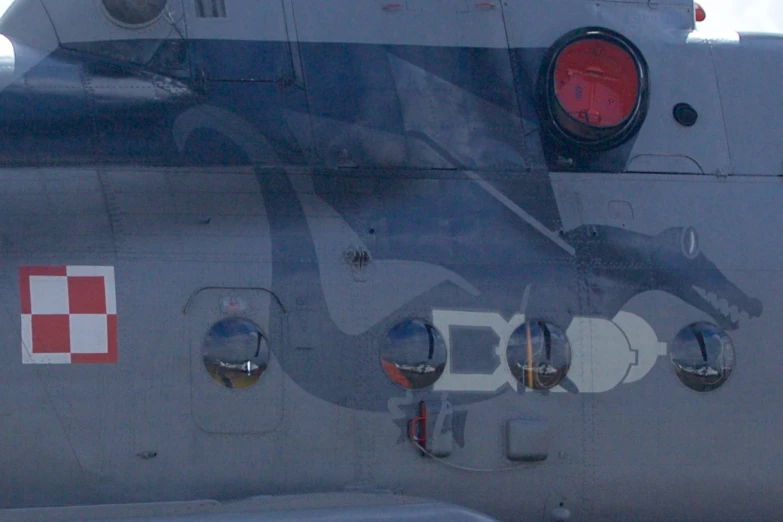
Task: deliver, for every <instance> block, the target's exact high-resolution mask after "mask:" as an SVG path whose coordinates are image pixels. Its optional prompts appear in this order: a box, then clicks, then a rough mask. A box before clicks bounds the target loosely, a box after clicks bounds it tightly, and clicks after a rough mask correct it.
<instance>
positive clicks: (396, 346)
mask: <svg viewBox="0 0 783 522" xmlns="http://www.w3.org/2000/svg"><path fill="white" fill-rule="evenodd" d="M381 364H382V365H383V370H384V371H385V372H386V375H388V377H389V379H391V380H392V382H395V383H396V384H399V385H400V386H402V387H403V388H407V389H413V390H416V389H420V388H426V387H427V386H430V385H432V384H434V383H435V381H437V380H438V378H439V377H440V376H441V374H442V373H443V370H444V369H445V367H446V343H445V342H444V341H443V337H442V336H441V335H440V333H439V332H438V331H437V330H436V329H435V327H434V326H432V325H430V324H427V323H425V322H424V321H420V320H417V319H412V320H407V321H404V322H402V323H399V324H398V325H396V326H394V327H393V328H392V329H391V330H389V333H388V334H387V335H386V339H385V340H384V342H383V343H382V346H381Z"/></svg>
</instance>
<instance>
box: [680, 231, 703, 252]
mask: <svg viewBox="0 0 783 522" xmlns="http://www.w3.org/2000/svg"><path fill="white" fill-rule="evenodd" d="M681 246H682V254H683V255H684V256H685V257H687V258H688V259H695V258H696V257H697V256H698V255H699V235H698V234H697V233H696V229H695V228H693V227H686V228H684V229H683V230H682V238H681Z"/></svg>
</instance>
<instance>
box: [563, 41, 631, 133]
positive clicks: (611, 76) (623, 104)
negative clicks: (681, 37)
mask: <svg viewBox="0 0 783 522" xmlns="http://www.w3.org/2000/svg"><path fill="white" fill-rule="evenodd" d="M555 92H556V95H557V101H558V102H559V103H560V106H561V107H562V108H563V110H564V111H565V112H566V113H567V114H568V115H569V116H571V117H572V118H573V119H575V120H577V121H579V122H581V123H584V124H587V125H589V126H591V127H599V128H600V127H615V126H617V125H620V124H622V123H623V122H624V121H626V120H627V119H628V118H630V117H631V116H632V115H633V113H634V109H635V108H636V104H637V100H638V99H639V74H638V70H637V65H636V61H635V60H634V58H633V56H631V54H630V53H629V52H628V51H626V50H625V49H623V48H621V47H619V46H617V45H615V44H613V43H611V42H608V41H606V40H602V39H594V38H588V39H585V40H580V41H577V42H575V43H573V44H571V45H569V46H568V47H566V48H565V49H564V50H563V51H562V52H561V53H560V55H559V56H558V58H557V63H556V64H555Z"/></svg>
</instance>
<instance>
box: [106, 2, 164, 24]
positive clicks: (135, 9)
mask: <svg viewBox="0 0 783 522" xmlns="http://www.w3.org/2000/svg"><path fill="white" fill-rule="evenodd" d="M102 1H103V8H104V9H105V10H106V13H107V14H108V15H109V18H111V20H112V21H113V22H116V23H118V24H119V25H125V26H129V27H139V26H144V25H147V24H150V23H152V22H154V21H155V20H157V19H158V17H159V16H160V15H161V14H162V13H163V10H164V9H165V8H166V1H167V0H102Z"/></svg>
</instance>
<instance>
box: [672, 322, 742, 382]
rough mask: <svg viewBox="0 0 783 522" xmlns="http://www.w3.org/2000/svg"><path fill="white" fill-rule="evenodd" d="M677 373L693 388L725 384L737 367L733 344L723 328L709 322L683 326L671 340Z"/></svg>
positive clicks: (673, 362)
mask: <svg viewBox="0 0 783 522" xmlns="http://www.w3.org/2000/svg"><path fill="white" fill-rule="evenodd" d="M669 360H670V361H671V363H672V366H673V367H674V373H675V374H676V375H677V378H678V379H680V382H682V383H683V384H684V385H685V386H687V387H688V388H690V389H691V390H695V391H699V392H706V391H711V390H715V389H717V388H719V387H721V386H722V385H723V383H724V382H726V381H727V380H728V378H729V377H730V376H731V372H732V370H733V369H734V345H733V343H732V342H731V339H729V336H728V335H727V334H726V332H724V331H723V330H722V329H720V328H718V327H717V326H714V325H711V324H709V323H695V324H692V325H690V326H687V327H685V328H683V329H682V330H681V331H680V333H678V334H677V337H675V338H674V341H673V342H672V344H671V349H670V351H669Z"/></svg>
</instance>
